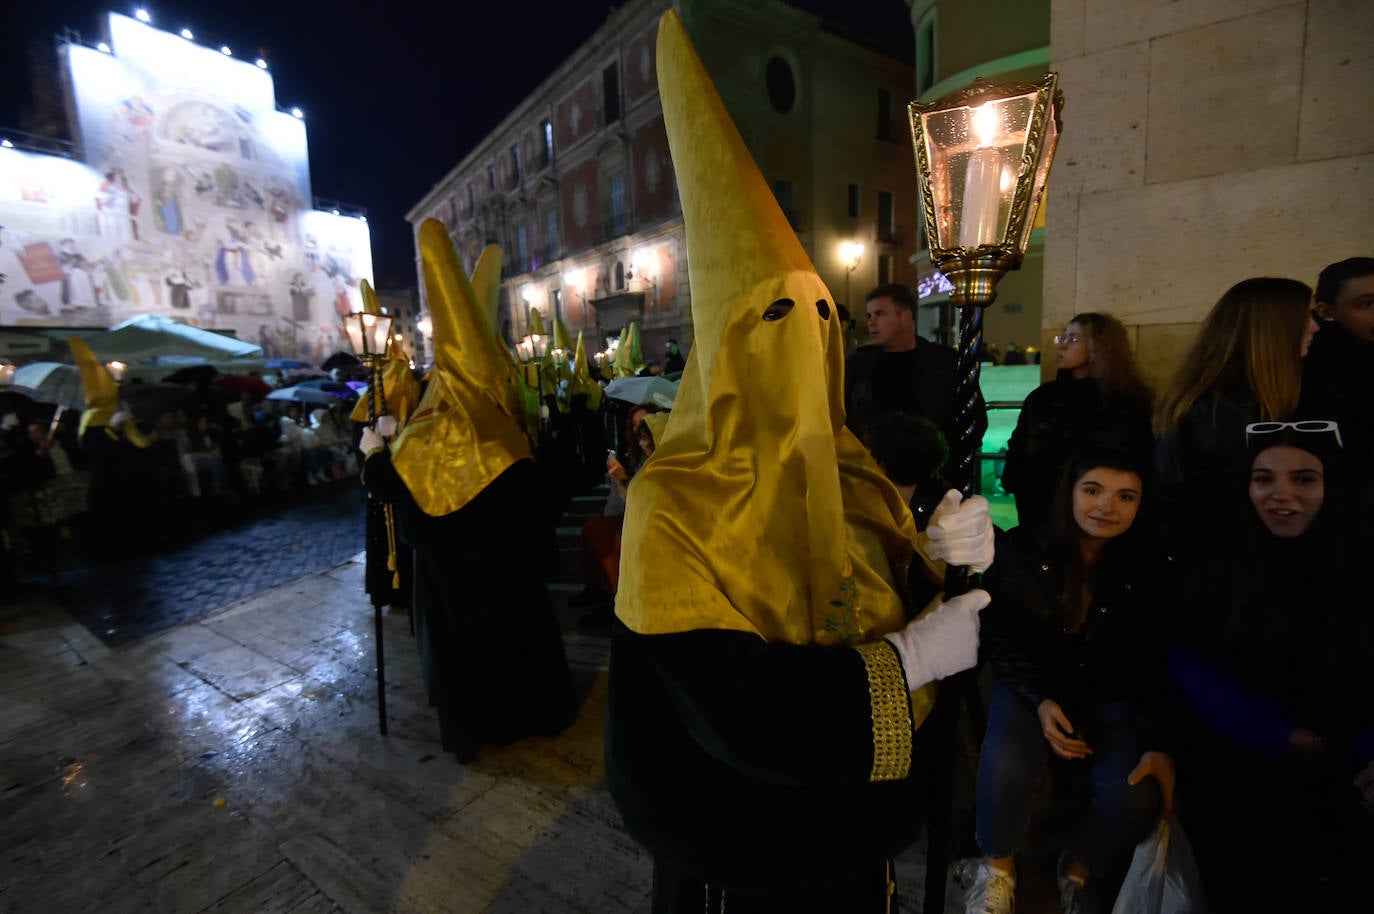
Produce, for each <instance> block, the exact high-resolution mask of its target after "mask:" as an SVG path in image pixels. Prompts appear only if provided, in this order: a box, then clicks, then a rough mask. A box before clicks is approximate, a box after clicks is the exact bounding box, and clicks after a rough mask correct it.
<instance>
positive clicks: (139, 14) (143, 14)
mask: <svg viewBox="0 0 1374 914" xmlns="http://www.w3.org/2000/svg"><path fill="white" fill-rule="evenodd" d="M134 18H135V19H137V20H138V21H139V22H143V23H151V22H152V21H153V17H152V16H149V15H148V11H147V10H145V9H136V10H134Z"/></svg>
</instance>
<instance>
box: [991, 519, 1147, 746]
mask: <svg viewBox="0 0 1374 914" xmlns="http://www.w3.org/2000/svg"><path fill="white" fill-rule="evenodd" d="M1123 545H1124V544H1123ZM1130 546H1131V548H1129V550H1127V551H1126V552H1125V554H1119V555H1116V556H1113V557H1111V558H1105V557H1104V559H1103V563H1104V564H1103V566H1101V567H1100V569H1099V573H1098V581H1097V585H1096V588H1095V590H1094V593H1093V599H1092V604H1091V606H1090V608H1089V610H1088V615H1087V619H1086V621H1085V622H1084V624H1083V627H1082V628H1081V629H1080V630H1079V631H1078V632H1075V633H1069V632H1067V631H1065V629H1064V626H1063V623H1062V621H1061V616H1060V608H1059V603H1060V597H1059V595H1060V592H1061V589H1062V588H1063V583H1064V574H1065V568H1064V563H1063V561H1062V560H1061V559H1060V558H1059V557H1058V556H1057V555H1055V554H1054V552H1053V551H1052V550H1051V548H1050V545H1049V537H1048V535H1047V534H1046V532H1045V528H1043V527H1041V528H1033V527H1025V526H1022V527H1017V528H1016V529H1014V530H1012V531H1011V532H1009V533H1005V534H1000V535H999V536H998V540H997V555H996V561H994V562H993V565H992V567H991V568H990V569H988V571H987V573H986V575H985V576H984V582H983V586H984V587H985V588H987V590H988V592H989V593H990V594H991V595H992V603H991V604H990V605H989V606H988V608H987V609H985V610H984V611H983V613H982V628H981V633H980V640H981V642H982V644H981V650H982V653H983V654H984V656H985V657H986V658H987V660H988V662H989V663H990V664H991V665H992V669H993V672H994V673H995V674H996V675H997V678H998V679H999V680H1000V681H1001V682H1002V684H1003V685H1005V686H1006V687H1007V688H1008V689H1010V690H1011V691H1012V692H1014V693H1016V694H1017V695H1019V696H1020V697H1021V698H1023V699H1024V700H1025V701H1026V702H1027V703H1028V704H1029V705H1030V706H1031V707H1032V708H1035V707H1037V706H1038V705H1039V704H1040V702H1041V701H1043V700H1044V699H1046V698H1049V699H1052V700H1054V701H1055V702H1057V703H1058V704H1059V705H1060V706H1061V707H1062V708H1063V709H1064V711H1065V713H1066V714H1067V715H1068V716H1069V719H1070V720H1073V719H1074V710H1075V709H1076V708H1084V707H1087V706H1089V705H1091V704H1093V703H1095V702H1098V701H1101V700H1106V699H1116V700H1124V701H1126V702H1128V703H1130V704H1132V705H1134V706H1135V707H1136V709H1137V710H1138V711H1140V712H1141V713H1142V715H1143V716H1144V717H1145V718H1147V719H1149V720H1151V721H1152V722H1155V723H1157V724H1164V723H1165V722H1166V721H1167V719H1168V718H1169V717H1170V716H1171V715H1170V714H1169V713H1168V712H1167V710H1166V709H1165V707H1164V699H1163V694H1164V692H1165V684H1166V682H1167V674H1166V672H1165V657H1166V651H1167V647H1168V633H1169V609H1168V606H1169V602H1168V600H1166V599H1165V595H1166V594H1167V593H1168V592H1169V591H1168V587H1169V581H1170V579H1171V577H1172V575H1171V574H1170V569H1171V564H1172V563H1171V562H1170V561H1169V560H1168V559H1167V558H1166V557H1165V556H1163V555H1161V554H1159V553H1157V552H1155V551H1154V550H1152V549H1150V548H1148V547H1146V546H1145V545H1144V544H1143V543H1132V544H1130Z"/></svg>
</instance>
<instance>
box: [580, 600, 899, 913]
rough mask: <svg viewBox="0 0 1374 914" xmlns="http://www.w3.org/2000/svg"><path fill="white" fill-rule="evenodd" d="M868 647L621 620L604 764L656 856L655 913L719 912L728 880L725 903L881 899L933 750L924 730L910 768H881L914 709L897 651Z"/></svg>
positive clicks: (811, 906) (794, 904)
mask: <svg viewBox="0 0 1374 914" xmlns="http://www.w3.org/2000/svg"><path fill="white" fill-rule="evenodd" d="M864 651H865V653H861V652H860V651H858V650H854V649H851V648H848V647H819V646H813V645H803V646H798V645H790V644H769V643H766V642H765V641H763V640H762V639H761V638H759V637H757V636H756V635H753V634H748V633H742V632H732V631H717V630H703V631H691V632H684V633H680V634H669V635H638V634H634V633H632V632H630V631H628V630H627V629H625V628H624V627H623V626H618V627H617V631H616V633H615V634H614V636H613V642H612V652H611V672H610V684H609V692H608V696H607V704H606V775H607V780H608V782H609V785H610V789H611V793H612V795H613V796H614V798H615V801H616V804H617V806H618V807H619V809H620V812H621V815H622V817H623V818H624V821H625V827H626V829H627V830H628V831H629V833H630V834H631V835H632V836H633V837H634V838H635V839H636V840H638V841H639V842H640V843H641V844H643V845H644V846H645V847H647V848H648V849H649V851H650V852H651V853H652V854H653V856H654V861H655V901H654V911H655V914H665V912H676V911H687V910H691V911H693V912H696V911H701V910H703V909H711V910H714V908H710V906H709V905H710V904H715V903H717V902H718V901H719V896H720V891H721V890H722V889H723V890H724V892H725V900H724V905H725V909H726V910H729V911H783V910H786V911H811V910H828V911H836V910H845V911H849V912H856V914H862V912H865V911H882V910H884V909H885V905H886V901H887V894H886V884H887V879H886V874H887V869H886V868H887V862H888V861H889V860H890V859H891V858H893V857H894V856H896V855H897V854H898V853H899V852H900V851H901V850H902V849H903V848H904V847H906V846H907V845H909V844H910V843H911V842H912V841H913V840H915V838H916V836H917V834H918V833H919V832H920V829H921V826H922V823H923V822H924V819H925V811H924V802H925V792H924V789H923V786H924V779H923V778H922V777H920V776H919V772H920V771H921V759H922V758H923V757H924V753H923V752H922V751H920V748H919V745H913V743H915V742H916V737H919V735H920V734H919V733H918V734H916V735H915V737H913V738H912V739H910V740H908V743H907V750H906V758H905V760H904V764H905V765H907V766H909V767H907V768H906V770H905V776H901V774H900V772H901V770H902V766H901V765H899V766H898V767H897V769H896V771H897V773H896V774H895V775H894V771H893V769H891V768H886V769H885V774H884V776H888V777H894V778H895V779H891V780H874V777H875V776H877V772H878V770H879V769H882V768H883V767H884V762H883V760H884V759H889V760H890V759H891V758H892V757H893V756H891V755H888V754H887V753H885V752H884V751H883V749H875V746H879V745H881V746H883V747H884V748H890V747H891V746H892V745H893V743H892V734H893V733H894V732H896V731H898V730H900V729H901V728H906V730H907V732H908V733H910V729H911V727H912V723H913V721H912V716H911V708H910V703H909V701H908V698H907V693H906V683H905V678H904V674H903V673H902V670H901V664H900V660H899V659H898V658H897V655H896V652H895V650H893V649H892V647H891V646H890V645H888V644H887V643H886V642H878V643H877V644H874V645H868V646H865V648H864ZM898 754H899V755H900V753H898ZM875 756H878V761H877V763H876V764H875ZM708 902H709V903H708ZM704 905H705V908H704V907H703V906H704Z"/></svg>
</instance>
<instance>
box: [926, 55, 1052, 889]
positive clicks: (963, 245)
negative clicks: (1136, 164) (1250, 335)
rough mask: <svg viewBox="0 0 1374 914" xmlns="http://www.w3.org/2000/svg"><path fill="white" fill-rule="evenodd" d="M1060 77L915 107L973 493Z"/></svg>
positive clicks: (958, 468)
mask: <svg viewBox="0 0 1374 914" xmlns="http://www.w3.org/2000/svg"><path fill="white" fill-rule="evenodd" d="M1058 86H1059V76H1058V74H1056V73H1047V74H1045V76H1044V77H1043V78H1042V79H1041V80H1040V81H1039V82H1038V83H1022V84H1016V85H1002V86H998V85H993V84H990V83H986V82H984V81H983V80H981V79H975V80H974V81H973V83H972V84H971V85H969V86H966V87H965V88H963V89H959V90H957V91H955V92H952V93H950V94H949V95H946V96H945V97H943V98H940V99H937V100H936V101H934V102H930V103H925V104H923V103H921V102H912V103H911V104H910V105H909V106H908V113H909V115H910V118H911V139H912V147H913V149H914V150H915V154H916V173H917V176H918V178H919V179H920V184H921V209H922V212H923V213H924V217H925V225H926V237H927V238H928V239H929V242H930V243H929V248H930V260H931V263H933V264H934V265H935V267H936V268H937V269H939V271H940V272H941V273H943V274H944V275H945V277H946V278H947V279H948V280H949V281H950V284H951V285H952V286H953V288H952V289H951V290H950V301H951V302H953V303H954V304H955V305H957V306H959V309H960V317H959V391H958V394H957V396H956V402H957V403H958V410H959V413H958V418H957V420H956V428H957V430H958V440H957V441H951V442H950V455H949V463H948V466H950V467H951V468H952V469H951V470H950V471H949V472H948V474H947V475H948V476H949V478H950V479H951V480H953V481H954V482H956V483H957V484H958V485H959V487H960V488H961V489H962V490H963V492H964V494H965V495H968V494H969V493H970V492H972V491H973V487H974V483H975V480H976V477H977V470H976V467H975V466H974V456H975V452H976V451H977V448H978V444H979V442H977V441H975V440H974V433H975V428H976V405H977V402H978V358H979V350H980V349H981V348H982V343H983V309H984V308H985V307H987V306H988V305H989V304H991V303H992V302H993V300H994V299H995V298H996V297H997V281H998V280H999V279H1001V278H1002V276H1003V275H1004V274H1005V273H1007V271H1009V270H1015V269H1017V268H1019V267H1020V266H1021V259H1022V257H1024V256H1025V253H1026V245H1027V244H1028V243H1029V241H1030V234H1031V228H1032V227H1033V226H1034V224H1035V215H1036V212H1037V211H1038V210H1039V207H1040V202H1041V201H1042V200H1043V199H1044V194H1045V179H1046V178H1047V177H1048V176H1049V171H1050V163H1051V162H1052V161H1053V160H1054V149H1055V145H1056V144H1057V143H1058V142H1059V132H1060V129H1061V126H1062V125H1061V123H1060V118H1059V112H1060V109H1061V108H1062V107H1063V105H1064V96H1063V95H1062V94H1060V92H1059V88H1058ZM968 581H969V575H968V569H966V568H950V569H949V570H948V571H947V573H946V579H945V592H946V593H947V594H957V593H962V592H963V591H965V590H967V589H968ZM975 695H976V689H975V684H974V682H973V681H972V679H971V677H970V674H967V673H965V674H960V675H958V676H954V677H951V678H949V679H946V680H945V681H944V683H942V688H941V690H940V694H939V697H938V698H937V699H936V702H935V708H934V710H933V711H932V712H931V716H930V720H929V723H928V724H927V726H928V727H929V728H930V730H931V732H932V734H933V736H932V745H942V744H943V745H946V746H953V745H954V743H955V739H954V737H955V731H956V727H957V724H958V717H957V710H958V705H959V703H960V702H961V701H963V702H966V703H970V706H972V704H971V703H972V701H973V700H974V696H975ZM929 777H930V814H929V820H928V822H927V843H926V867H927V874H928V875H927V879H926V886H925V904H924V907H923V910H926V911H942V910H944V907H945V873H946V870H947V867H948V863H949V857H950V851H951V847H952V843H951V840H950V833H951V829H950V819H951V809H950V807H949V800H948V796H949V793H950V789H951V787H952V785H953V782H954V756H953V752H952V751H949V752H937V753H936V755H935V757H934V758H932V759H931V762H930V773H929Z"/></svg>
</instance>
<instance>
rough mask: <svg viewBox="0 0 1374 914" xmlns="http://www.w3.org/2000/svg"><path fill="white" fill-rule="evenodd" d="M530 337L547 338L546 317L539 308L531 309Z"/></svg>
mask: <svg viewBox="0 0 1374 914" xmlns="http://www.w3.org/2000/svg"><path fill="white" fill-rule="evenodd" d="M530 335H531V336H545V335H546V334H545V333H544V315H543V314H542V313H540V311H539V309H538V308H531V309H530Z"/></svg>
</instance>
